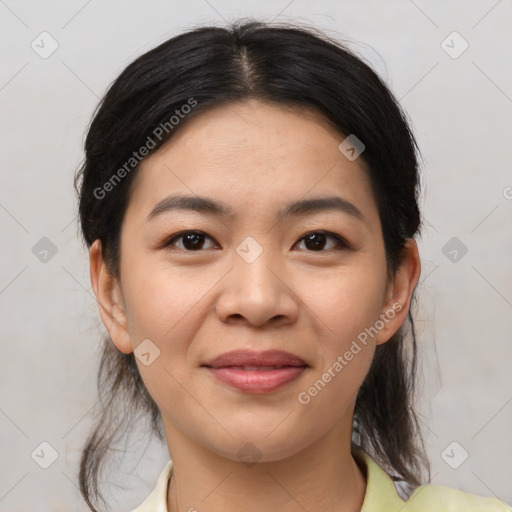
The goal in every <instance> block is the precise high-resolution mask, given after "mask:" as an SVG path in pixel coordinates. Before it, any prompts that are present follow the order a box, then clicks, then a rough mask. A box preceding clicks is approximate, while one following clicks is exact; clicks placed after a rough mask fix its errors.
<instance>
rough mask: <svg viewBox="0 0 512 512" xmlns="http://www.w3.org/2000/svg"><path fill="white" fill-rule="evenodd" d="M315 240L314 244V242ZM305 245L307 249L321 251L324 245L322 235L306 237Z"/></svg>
mask: <svg viewBox="0 0 512 512" xmlns="http://www.w3.org/2000/svg"><path fill="white" fill-rule="evenodd" d="M315 239H316V242H315V241H314V240H315ZM309 242H311V243H309ZM305 244H306V247H307V248H308V249H313V250H315V249H321V248H322V247H323V246H324V244H325V235H324V234H322V233H312V234H311V235H307V236H306V240H305Z"/></svg>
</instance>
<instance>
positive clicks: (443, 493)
mask: <svg viewBox="0 0 512 512" xmlns="http://www.w3.org/2000/svg"><path fill="white" fill-rule="evenodd" d="M427 510H428V511H430V510H435V511H436V512H510V511H511V510H512V509H511V508H510V507H509V506H507V505H506V504H505V503H503V502H502V501H500V500H498V499H497V498H487V497H484V496H478V495H476V494H470V493H467V492H463V491H459V490H458V489H453V488H451V487H444V486H441V485H422V486H420V487H418V488H417V489H416V490H415V491H414V492H413V494H412V495H411V496H410V497H409V499H408V500H407V501H406V502H405V504H404V508H403V512H423V511H427Z"/></svg>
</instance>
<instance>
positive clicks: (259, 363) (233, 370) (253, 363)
mask: <svg viewBox="0 0 512 512" xmlns="http://www.w3.org/2000/svg"><path fill="white" fill-rule="evenodd" d="M202 366H204V367H206V368H207V369H208V370H209V372H210V373H211V374H212V375H213V376H214V377H215V378H216V379H217V380H218V381H220V382H222V383H223V384H226V385H228V386H230V387H232V388H236V389H238V390H240V391H243V392H245V393H257V394H262V393H269V392H271V391H276V390H278V389H280V388H282V387H284V386H285V385H287V384H288V383H290V382H292V381H293V380H295V379H297V378H298V377H299V376H300V375H302V374H303V372H304V370H305V369H306V368H307V367H308V366H309V365H308V364H306V363H305V362H304V361H303V360H302V359H301V358H300V357H298V356H296V355H294V354H290V353H288V352H283V351H281V350H269V351H266V352H254V351H248V350H243V351H233V352H228V353H226V354H222V355H220V356H218V357H216V358H215V359H212V360H210V361H208V362H207V363H206V364H204V365H202Z"/></svg>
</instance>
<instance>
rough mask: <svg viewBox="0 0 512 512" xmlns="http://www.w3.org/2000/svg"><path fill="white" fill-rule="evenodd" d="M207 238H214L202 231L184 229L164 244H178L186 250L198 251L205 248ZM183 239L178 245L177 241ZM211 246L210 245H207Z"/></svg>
mask: <svg viewBox="0 0 512 512" xmlns="http://www.w3.org/2000/svg"><path fill="white" fill-rule="evenodd" d="M205 239H209V240H213V239H212V238H211V237H210V236H208V235H207V234H206V233H203V232H202V231H184V232H182V233H179V234H178V235H174V236H172V237H171V238H170V239H168V240H167V242H165V244H164V246H165V247H169V246H177V247H178V248H179V249H184V250H185V251H189V252H192V251H198V250H201V249H205ZM180 240H181V245H179V244H178V245H177V244H176V243H175V242H176V241H180ZM206 248H209V247H206Z"/></svg>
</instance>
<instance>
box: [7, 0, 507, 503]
mask: <svg viewBox="0 0 512 512" xmlns="http://www.w3.org/2000/svg"><path fill="white" fill-rule="evenodd" d="M238 16H257V17H261V18H263V19H266V20H271V19H274V18H275V19H276V20H281V21H300V22H304V23H312V24H314V25H316V26H317V27H319V28H323V29H325V30H326V31H327V32H328V33H329V34H330V35H332V36H334V37H338V38H342V39H345V40H348V41H351V46H352V47H353V48H355V49H356V50H357V51H358V52H359V53H360V54H361V55H363V56H364V57H365V58H367V59H368V60H369V61H370V62H371V63H372V65H373V67H374V68H375V69H376V71H377V72H378V73H379V74H380V75H381V76H382V77H384V79H385V80H386V81H387V82H388V83H389V85H390V87H391V88H392V90H393V92H394V93H395V94H396V96H397V98H398V99H399V100H400V101H401V104H402V105H403V107H404V108H405V109H406V111H407V112H408V114H409V116H410V118H411V119H412V126H413V129H414V130H415V133H416V135H417V138H418V141H419V144H420V148H421V150H422V153H423V156H424V160H425V162H424V170H423V172H424V176H423V192H422V199H421V202H422V207H423V210H424V212H425V217H426V219H427V221H428V224H427V229H426V230H425V232H424V235H423V237H422V238H421V239H419V241H418V242H419V246H420V252H421V256H422V260H423V270H422V276H421V285H420V287H419V290H418V291H419V298H420V306H419V311H418V314H417V328H418V335H419V341H420V346H421V349H422V354H423V364H424V371H423V372H422V379H421V380H422V387H423V394H422V396H421V404H420V409H421V412H422V422H423V427H424V432H425V435H426V440H427V448H428V452H429V455H430V457H431V461H432V469H433V470H432V477H433V478H432V482H433V483H436V484H443V485H449V486H453V487H457V488H460V489H462V490H465V491H468V492H473V493H476V494H484V495H497V496H498V497H500V498H501V499H502V500H505V501H507V502H509V503H512V489H511V487H510V481H511V474H512V471H511V469H512V468H511V464H512V443H511V437H510V432H511V431H512V428H511V427H512V384H511V378H510V364H511V355H512V354H511V353H512V348H511V343H510V339H511V333H512V315H511V313H512V286H511V285H512V272H511V255H512V230H511V229H510V226H511V220H512V173H511V171H510V162H511V156H512V155H511V153H512V150H511V146H512V143H511V141H512V115H511V114H512V66H511V65H510V64H511V53H512V50H511V49H512V31H511V30H510V27H511V26H512V1H510V0H501V1H496V0H492V1H464V2H456V1H455V2H440V1H431V2H426V1H422V2H420V1H419V0H417V1H415V2H413V1H412V0H411V1H409V0H400V1H388V2H385V3H384V2H370V1H358V2H356V1H347V0H343V1H337V2H335V1H316V2H314V3H313V2H305V1H300V0H291V1H290V0H283V1H281V0H278V1H276V0H272V1H259V2H244V3H243V4H242V3H240V2H234V1H232V2H230V1H226V0H211V1H210V0H209V1H208V2H207V1H206V0H188V1H186V2H184V1H179V2H176V1H174V2H171V1H165V2H160V1H153V2H142V1H136V2H133V1H132V2H128V1H122V2H121V1H108V2H107V1H100V0H92V1H79V2H76V1H66V2H64V1H61V2H23V1H14V0H5V1H4V0H0V41H1V51H2V66H1V68H0V102H1V120H0V122H1V130H2V131H1V133H2V137H1V139H0V141H1V142H0V144H1V179H2V185H1V187H0V222H1V233H2V240H3V250H2V265H1V270H0V311H1V315H2V317H1V318H2V320H1V323H0V334H1V338H0V340H1V349H0V353H1V357H0V365H1V379H0V432H1V446H0V453H1V456H0V511H2V512H19V511H28V510H30V511H31V512H40V511H64V510H66V511H68V512H74V511H83V510H87V508H86V507H85V505H84V504H83V503H82V500H81V498H80V496H79V493H78V490H77V487H76V476H77V463H78V458H79V454H80V449H81V446H82V443H83V440H84V436H85V434H86V432H87V431H88V428H89V426H90V423H91V421H90V418H89V417H88V416H87V413H88V411H89V410H90V408H91V407H92V405H93V403H94V400H95V396H96V395H95V373H96V367H97V364H98V359H97V357H98V342H99V339H100V335H101V334H102V333H104V332H105V331H104V330H103V326H102V324H100V320H99V313H98V310H97V305H96V302H95V299H94V295H93V293H92V290H91V286H90V281H89V268H88V255H87V252H86V251H85V249H84V248H83V247H82V246H81V243H80V241H79V238H78V235H77V227H76V226H77V225H76V218H75V217H76V212H77V209H76V199H75V195H74V191H73V188H72V178H73V173H74V171H75V169H76V168H77V166H78V165H79V163H80V161H81V159H82V156H83V155H82V142H83V134H84V132H85V129H86V127H87V125H88V122H89V120H90V116H91V114H92V111H93V108H94V107H95V105H96V104H97V102H98V100H99V98H100V97H101V96H102V95H103V93H104V92H105V90H106V87H107V86H108V85H109V83H110V82H111V81H112V80H113V79H114V78H115V77H116V76H117V74H118V73H119V72H120V71H121V70H122V69H123V68H124V67H125V66H126V65H127V64H128V63H129V62H130V61H131V60H133V59H134V58H135V57H137V56H139V55H140V54H142V53H143V52H145V51H147V50H149V49H150V48H152V47H154V46H156V45H157V44H158V43H160V42H162V41H163V40H165V39H167V38H168V37H170V36H172V35H175V34H177V33H179V32H182V31H184V30H186V29H188V28H191V27H192V26H196V25H198V24H200V23H214V24H216V25H223V24H225V23H226V22H227V21H230V20H232V19H233V18H235V17H238ZM43 31H46V32H48V33H49V34H51V37H52V38H53V39H54V40H55V41H57V43H58V48H57V50H56V51H55V52H54V53H53V54H52V55H50V56H49V57H48V58H46V59H43V58H41V56H40V55H39V54H38V53H36V51H34V50H33V49H32V47H31V43H32V41H35V43H34V44H39V47H41V46H42V44H43V43H41V37H47V38H48V36H39V35H40V34H41V32H43ZM453 31H456V32H458V34H460V36H457V35H455V36H450V37H448V36H449V35H450V34H451V33H452V32H453ZM447 37H448V39H447ZM461 38H463V39H461ZM463 40H465V41H467V43H468V44H469V47H468V48H467V50H466V51H464V52H463V53H461V54H460V55H459V53H460V51H461V50H462V49H463V45H464V41H463ZM38 41H39V42H38ZM443 41H445V43H443ZM50 43H51V41H50V39H46V40H45V48H46V50H48V49H49V48H51V47H50ZM39 51H42V48H39ZM447 52H448V53H447ZM449 53H451V54H452V55H451V56H450V55H449ZM454 57H456V58H454ZM43 237H47V238H48V239H49V240H51V242H52V244H54V245H55V247H56V250H57V252H56V253H55V254H54V255H53V256H52V253H51V252H49V253H48V254H47V255H46V259H47V261H41V258H43V259H44V253H41V252H40V251H41V247H40V245H36V244H38V243H39V244H43V246H44V244H48V242H47V241H43V242H40V240H41V238H43ZM452 237H456V238H457V240H455V241H452V242H449V241H450V240H451V239H452ZM447 243H449V245H448V246H447V245H446V244H447ZM452 244H456V245H452ZM457 244H458V245H457ZM461 244H463V246H464V247H466V248H467V253H466V254H463V251H461V248H462V247H463V246H462V245H461ZM34 246H35V249H33V248H34ZM454 250H455V251H457V253H454V252H453V251H454ZM34 253H35V254H34ZM455 256H457V259H456V260H455V261H453V259H454V257H455ZM438 362H439V364H438ZM146 430H147V426H145V425H141V428H140V432H138V433H137V435H136V436H135V437H134V438H133V439H132V440H131V442H130V444H129V445H128V446H127V452H126V455H125V456H124V457H120V458H119V460H118V461H117V465H116V466H115V467H114V469H113V474H112V476H111V482H112V486H111V491H110V496H111V499H112V503H113V508H114V510H129V509H130V508H132V507H134V506H135V505H137V504H138V503H139V502H140V501H141V500H142V499H143V498H144V497H145V496H146V495H147V493H148V492H149V491H150V490H151V489H152V488H153V485H154V483H155V479H156V477H157V475H158V474H159V473H160V471H161V469H162V467H163V464H164V463H165V461H166V460H167V458H168V454H167V451H166V447H165V446H162V445H160V444H159V443H158V442H155V441H151V442H150V443H149V445H148V449H147V452H146V453H145V454H144V448H145V446H146V445H147V443H148V438H147V436H145V435H144V433H145V431H146ZM41 442H47V443H49V444H50V445H51V446H52V447H53V449H54V450H56V452H57V453H58V458H57V459H56V460H55V462H54V463H53V464H52V465H51V466H50V467H48V469H43V468H42V467H40V464H43V465H44V464H45V463H49V462H51V453H52V452H51V449H50V448H48V447H45V446H43V447H42V448H41V447H40V443H41ZM453 442H456V443H458V444H456V445H452V446H450V444H451V443H453ZM447 447H448V450H446V451H445V449H446V448H447ZM34 450H35V452H34ZM41 450H42V451H41ZM452 450H453V451H452ZM463 450H465V451H467V452H468V454H469V456H468V458H467V460H465V461H464V462H463V463H462V464H461V465H460V466H459V467H458V468H457V469H453V468H452V467H450V464H451V465H452V466H455V465H457V464H459V463H460V462H461V460H462V459H463V456H464V453H465V452H464V451H463ZM32 453H33V454H34V455H33V458H32V457H31V454H32ZM443 454H444V455H443ZM38 455H39V457H38ZM35 461H37V462H38V463H39V464H38V463H36V462H35ZM448 462H449V463H450V464H448Z"/></svg>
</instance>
